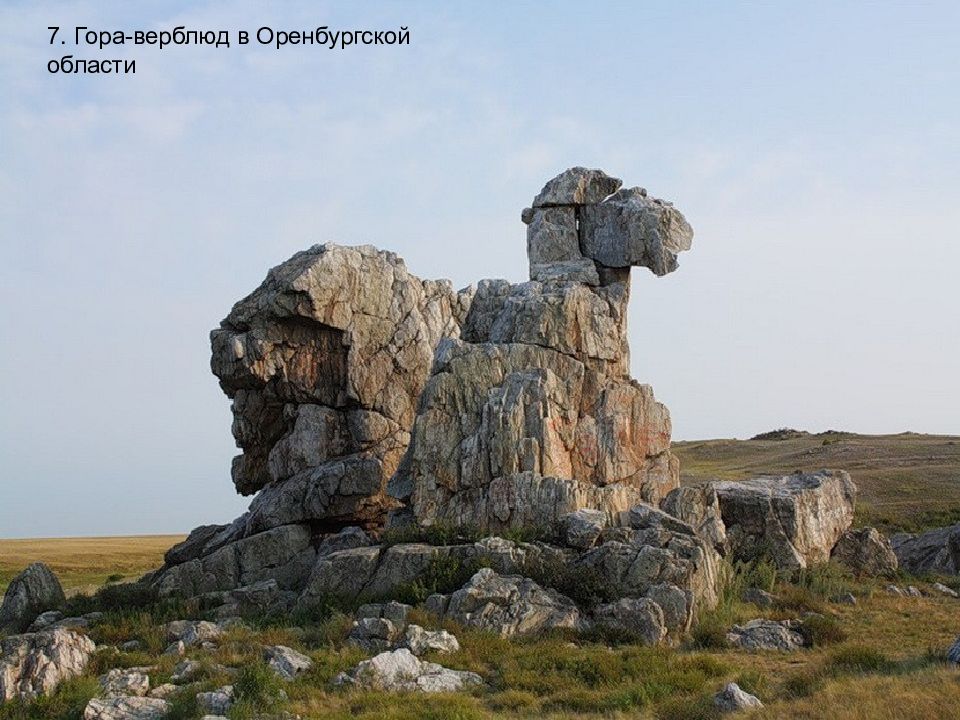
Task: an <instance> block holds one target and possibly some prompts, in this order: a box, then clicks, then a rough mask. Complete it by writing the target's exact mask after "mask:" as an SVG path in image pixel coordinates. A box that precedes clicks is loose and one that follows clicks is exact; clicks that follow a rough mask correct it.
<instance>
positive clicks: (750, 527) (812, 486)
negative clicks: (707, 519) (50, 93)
mask: <svg viewBox="0 0 960 720" xmlns="http://www.w3.org/2000/svg"><path fill="white" fill-rule="evenodd" d="M713 487H714V489H715V490H716V493H717V497H718V498H719V500H720V511H721V514H722V516H723V523H724V525H725V527H726V535H727V541H728V542H729V544H730V549H731V552H732V555H733V557H734V559H736V560H752V559H755V558H758V557H767V558H768V559H770V560H772V561H773V562H774V563H775V564H776V565H777V567H779V568H781V569H793V568H804V567H807V566H808V565H812V564H818V563H823V562H826V561H827V560H829V559H830V551H831V550H832V549H833V546H834V545H835V544H836V542H837V540H839V539H840V536H841V535H842V534H843V533H844V532H845V531H846V530H847V528H849V527H850V523H851V522H853V507H854V501H855V498H856V492H857V488H856V486H855V485H854V484H853V481H852V480H851V479H850V475H849V474H848V473H846V472H844V471H843V470H823V471H820V472H816V473H805V474H804V473H800V474H794V475H785V476H782V477H779V476H764V477H757V478H751V479H749V480H744V481H742V482H717V483H714V484H713Z"/></svg>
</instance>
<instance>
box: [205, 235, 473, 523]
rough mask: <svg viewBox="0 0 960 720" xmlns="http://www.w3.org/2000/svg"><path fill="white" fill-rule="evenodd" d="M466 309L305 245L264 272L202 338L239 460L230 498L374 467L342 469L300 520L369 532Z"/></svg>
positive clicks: (337, 249)
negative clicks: (433, 371) (311, 475)
mask: <svg viewBox="0 0 960 720" xmlns="http://www.w3.org/2000/svg"><path fill="white" fill-rule="evenodd" d="M468 301H469V297H468V296H458V295H457V294H456V293H455V292H454V291H453V289H452V288H451V286H450V284H449V283H448V282H446V281H441V282H436V281H429V280H427V281H425V280H421V279H419V278H417V277H415V276H414V275H411V274H410V273H409V272H408V271H407V269H406V267H405V265H404V263H403V260H401V259H400V258H399V257H397V256H396V255H395V254H393V253H390V252H385V251H381V250H377V249H376V248H374V247H371V246H362V247H355V248H348V247H341V246H338V245H333V244H328V245H317V246H314V247H312V248H310V249H309V250H306V251H304V252H300V253H297V254H296V255H294V256H293V257H292V258H290V259H289V260H287V261H286V262H284V263H282V264H281V265H278V266H277V267H275V268H273V269H272V270H270V272H269V273H268V274H267V278H266V279H265V280H264V282H263V283H262V284H261V285H260V287H259V288H257V289H256V290H255V291H254V292H253V293H251V294H250V295H249V296H247V297H246V298H244V299H243V300H240V301H239V302H238V303H237V304H236V305H234V307H233V309H232V310H231V312H230V314H229V315H228V316H227V317H226V318H225V319H224V320H223V322H221V324H220V327H219V328H218V329H216V330H214V331H213V332H212V333H211V336H210V341H211V347H212V358H211V367H212V369H213V372H214V374H216V375H217V377H218V378H219V379H220V386H221V387H222V388H223V390H224V392H226V393H227V395H228V396H229V397H230V398H231V399H232V400H233V413H234V426H233V431H234V437H235V438H236V440H237V444H238V445H239V446H240V447H241V448H242V449H243V455H241V456H239V457H238V458H237V460H236V461H235V462H234V471H233V476H234V483H235V484H236V486H237V489H238V490H239V491H240V492H243V493H245V494H249V493H252V492H255V491H257V490H259V489H260V488H262V487H264V486H266V485H268V484H270V483H279V482H283V481H285V480H287V479H289V478H291V477H295V476H298V475H300V474H301V473H304V472H308V471H310V470H315V469H318V468H321V467H323V466H324V465H325V464H327V463H337V462H343V461H344V460H345V459H358V460H361V459H374V460H376V461H377V462H374V463H367V464H364V463H359V464H355V465H352V466H351V467H352V468H353V471H351V472H350V473H347V474H344V475H342V476H341V478H342V479H341V483H342V487H341V486H340V484H337V485H336V486H334V487H333V488H332V489H333V492H332V493H331V494H328V495H327V500H326V501H325V502H317V503H314V504H313V505H312V506H311V508H310V511H311V513H313V516H312V517H311V518H309V519H310V520H325V521H328V522H336V521H342V520H346V521H347V522H346V523H345V524H351V523H350V522H349V521H351V520H352V521H353V523H352V524H361V525H365V524H367V525H368V524H376V523H377V520H378V516H382V514H383V512H384V511H385V510H386V504H385V499H386V498H385V497H384V495H383V493H382V490H383V486H384V485H385V483H386V481H387V479H388V478H389V477H390V475H391V474H392V473H393V471H394V470H395V468H396V463H397V462H398V461H399V459H400V455H401V454H402V453H403V449H404V447H405V445H406V439H407V437H406V436H407V433H408V432H409V429H410V426H411V424H412V422H413V417H414V413H415V408H416V403H417V397H418V395H419V394H420V391H421V389H422V387H423V383H424V381H425V380H426V378H427V375H428V373H429V370H430V364H431V361H432V357H433V351H434V348H435V347H436V344H437V341H438V340H439V339H440V338H441V337H452V336H456V335H457V334H458V332H459V320H460V319H461V318H462V315H463V310H464V304H465V303H467V302H468ZM325 477H330V475H329V474H326V475H325ZM319 487H320V486H318V489H319ZM327 487H329V485H328V486H327ZM281 494H282V493H281ZM277 499H279V495H278V496H277ZM303 519H307V518H296V519H290V518H286V519H278V520H277V521H278V522H281V524H290V523H291V522H300V521H301V520H303ZM341 519H342V520H341Z"/></svg>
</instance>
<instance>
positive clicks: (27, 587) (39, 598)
mask: <svg viewBox="0 0 960 720" xmlns="http://www.w3.org/2000/svg"><path fill="white" fill-rule="evenodd" d="M66 601H67V600H66V597H65V596H64V594H63V588H62V587H60V581H59V580H57V576H56V575H54V574H53V571H52V570H51V569H50V568H49V567H47V566H46V565H44V564H43V563H42V562H35V563H32V564H31V565H29V566H27V568H26V569H25V570H23V572H21V573H20V574H19V575H17V576H16V577H14V578H13V580H11V581H10V584H9V585H8V586H7V592H6V594H5V595H4V596H3V603H2V604H0V632H6V633H17V632H22V631H23V630H26V629H27V628H28V627H29V626H30V623H32V622H33V621H34V619H36V617H37V616H38V615H39V614H40V613H42V612H44V611H45V610H55V609H57V608H60V607H62V606H63V605H64V603H66Z"/></svg>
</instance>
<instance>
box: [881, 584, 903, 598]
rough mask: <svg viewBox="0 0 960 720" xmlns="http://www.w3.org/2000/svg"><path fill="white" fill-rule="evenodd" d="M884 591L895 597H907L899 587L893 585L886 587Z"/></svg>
mask: <svg viewBox="0 0 960 720" xmlns="http://www.w3.org/2000/svg"><path fill="white" fill-rule="evenodd" d="M884 590H886V591H887V592H888V593H889V594H890V595H896V596H897V597H906V595H907V593H906V592H904V591H903V590H902V589H901V588H900V587H899V586H897V585H893V584H892V583H891V584H890V585H887V586H886V587H885V588H884Z"/></svg>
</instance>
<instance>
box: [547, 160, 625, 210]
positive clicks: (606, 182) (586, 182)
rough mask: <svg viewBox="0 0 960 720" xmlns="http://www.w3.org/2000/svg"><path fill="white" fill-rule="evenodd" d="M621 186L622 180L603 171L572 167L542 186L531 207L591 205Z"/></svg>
mask: <svg viewBox="0 0 960 720" xmlns="http://www.w3.org/2000/svg"><path fill="white" fill-rule="evenodd" d="M622 184H623V181H622V180H620V179H619V178H615V177H610V176H609V175H607V174H606V173H605V172H603V170H591V169H589V168H585V167H572V168H570V169H569V170H564V171H563V172H562V173H560V174H559V175H557V176H556V177H555V178H553V179H552V180H550V181H549V182H548V183H547V184H546V185H544V186H543V190H541V191H540V194H539V195H537V196H536V197H535V198H534V199H533V207H534V208H541V207H555V206H558V205H560V206H562V205H593V204H595V203H599V202H602V201H603V200H604V199H605V198H606V197H608V196H609V195H612V194H613V193H615V192H616V191H617V190H619V189H620V186H621V185H622Z"/></svg>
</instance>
